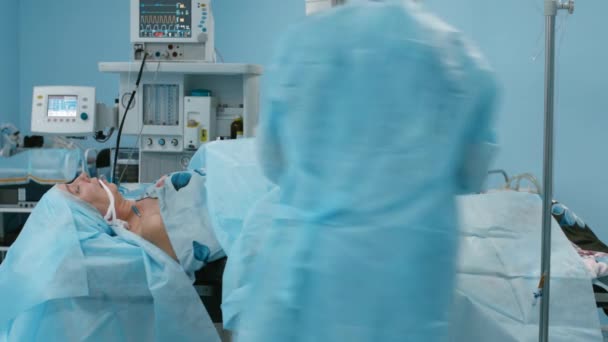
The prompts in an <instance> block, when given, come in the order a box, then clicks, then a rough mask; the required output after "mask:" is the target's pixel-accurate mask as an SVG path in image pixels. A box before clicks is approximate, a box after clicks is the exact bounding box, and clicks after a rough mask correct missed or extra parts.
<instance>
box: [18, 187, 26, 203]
mask: <svg viewBox="0 0 608 342" xmlns="http://www.w3.org/2000/svg"><path fill="white" fill-rule="evenodd" d="M17 199H18V200H19V202H25V188H19V190H17Z"/></svg>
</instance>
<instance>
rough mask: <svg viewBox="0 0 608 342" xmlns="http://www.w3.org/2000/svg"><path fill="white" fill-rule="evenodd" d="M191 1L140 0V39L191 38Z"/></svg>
mask: <svg viewBox="0 0 608 342" xmlns="http://www.w3.org/2000/svg"><path fill="white" fill-rule="evenodd" d="M191 7H192V1H190V0H182V1H175V0H173V1H171V0H140V1H139V37H140V38H190V37H192V8H191Z"/></svg>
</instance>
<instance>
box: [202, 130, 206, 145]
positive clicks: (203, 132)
mask: <svg viewBox="0 0 608 342" xmlns="http://www.w3.org/2000/svg"><path fill="white" fill-rule="evenodd" d="M206 141H207V129H206V128H203V129H201V142H206Z"/></svg>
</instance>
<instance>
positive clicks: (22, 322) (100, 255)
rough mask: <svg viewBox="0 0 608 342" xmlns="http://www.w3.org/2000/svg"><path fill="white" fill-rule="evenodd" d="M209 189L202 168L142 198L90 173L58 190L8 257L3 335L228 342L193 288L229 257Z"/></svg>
mask: <svg viewBox="0 0 608 342" xmlns="http://www.w3.org/2000/svg"><path fill="white" fill-rule="evenodd" d="M205 191H206V190H205V174H204V172H202V171H201V170H194V171H188V172H177V173H173V174H170V175H168V176H166V177H164V178H161V180H159V181H158V182H157V183H156V184H154V185H152V186H150V187H149V188H147V191H146V192H145V194H144V195H143V196H140V197H139V198H136V199H129V198H128V196H126V197H125V196H123V195H122V194H121V193H120V191H119V190H118V189H117V188H116V186H115V185H113V184H111V183H108V182H106V181H105V180H100V179H97V178H90V177H88V176H87V175H81V176H79V177H78V178H76V179H75V180H74V181H73V182H71V183H69V184H63V185H57V186H56V187H54V188H52V189H51V190H49V191H48V192H47V193H46V194H45V195H44V197H43V198H42V199H41V200H40V202H39V203H38V205H37V207H36V209H35V210H34V211H33V212H32V214H31V215H30V217H29V218H28V221H27V222H26V225H25V227H24V228H23V230H22V232H21V233H20V235H19V237H18V239H17V241H15V243H14V244H13V245H12V246H11V249H10V250H9V252H8V254H7V257H6V259H5V260H4V262H3V263H2V264H0V303H2V305H1V306H2V310H0V342H1V341H42V340H45V341H48V340H56V341H83V340H95V341H167V340H176V341H200V340H204V341H219V336H218V335H217V331H216V329H215V327H214V326H213V323H212V322H211V320H210V318H209V315H208V313H207V312H206V310H205V308H204V306H203V304H202V303H201V301H200V298H199V296H198V294H197V293H196V291H195V289H194V287H193V286H192V283H193V280H194V272H195V271H197V270H198V269H200V268H201V267H203V266H204V265H205V264H206V263H207V262H210V261H213V260H215V259H218V258H220V257H223V256H224V252H223V251H222V249H221V248H220V246H219V244H218V243H217V240H216V238H215V236H214V233H213V230H212V229H211V225H210V223H209V218H208V215H209V214H208V210H207V204H206V197H205ZM67 326H69V327H70V329H65V327H67Z"/></svg>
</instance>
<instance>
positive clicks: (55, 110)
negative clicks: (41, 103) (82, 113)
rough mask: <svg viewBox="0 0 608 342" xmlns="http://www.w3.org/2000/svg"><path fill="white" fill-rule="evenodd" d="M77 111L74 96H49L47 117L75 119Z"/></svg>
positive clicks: (76, 101) (76, 100) (76, 97)
mask: <svg viewBox="0 0 608 342" xmlns="http://www.w3.org/2000/svg"><path fill="white" fill-rule="evenodd" d="M77 109H78V96H76V95H49V102H48V114H47V115H48V116H49V117H70V118H71V117H75V116H76V111H77Z"/></svg>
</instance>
